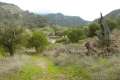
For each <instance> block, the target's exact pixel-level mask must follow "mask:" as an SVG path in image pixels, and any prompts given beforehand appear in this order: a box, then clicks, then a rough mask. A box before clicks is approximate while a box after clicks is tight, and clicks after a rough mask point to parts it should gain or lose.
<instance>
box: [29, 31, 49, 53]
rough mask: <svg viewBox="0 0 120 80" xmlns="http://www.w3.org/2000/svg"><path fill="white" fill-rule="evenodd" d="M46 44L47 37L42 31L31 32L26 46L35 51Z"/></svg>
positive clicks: (41, 48)
mask: <svg viewBox="0 0 120 80" xmlns="http://www.w3.org/2000/svg"><path fill="white" fill-rule="evenodd" d="M47 45H48V40H47V37H46V35H45V34H44V33H42V32H35V31H34V32H33V33H32V37H31V38H30V39H29V40H28V46H29V47H33V48H35V49H36V51H37V52H42V51H43V50H44V49H45V48H46V47H47Z"/></svg>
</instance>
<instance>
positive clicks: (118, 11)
mask: <svg viewBox="0 0 120 80" xmlns="http://www.w3.org/2000/svg"><path fill="white" fill-rule="evenodd" d="M105 17H110V18H118V17H120V9H116V10H113V11H111V12H110V13H108V14H107V15H106V16H105Z"/></svg>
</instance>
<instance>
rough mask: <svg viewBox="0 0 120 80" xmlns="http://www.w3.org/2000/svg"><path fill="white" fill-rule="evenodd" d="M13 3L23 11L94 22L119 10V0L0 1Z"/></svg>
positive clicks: (0, 0) (1, 0)
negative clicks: (57, 14)
mask: <svg viewBox="0 0 120 80" xmlns="http://www.w3.org/2000/svg"><path fill="white" fill-rule="evenodd" d="M0 2H7V3H13V4H16V5H18V6H19V7H20V8H21V9H23V10H29V11H31V12H37V13H41V14H43V13H63V14H65V15H69V16H80V17H81V18H83V19H85V20H90V21H92V20H94V19H96V18H98V17H99V16H100V12H102V13H103V15H106V14H107V13H109V12H111V11H112V10H114V9H120V0H0Z"/></svg>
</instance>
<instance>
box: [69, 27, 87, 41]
mask: <svg viewBox="0 0 120 80" xmlns="http://www.w3.org/2000/svg"><path fill="white" fill-rule="evenodd" d="M67 37H68V39H69V40H70V42H72V43H76V42H78V41H79V40H82V39H84V38H85V37H86V36H85V33H84V30H82V29H73V30H71V31H70V32H69V33H68V34H67Z"/></svg>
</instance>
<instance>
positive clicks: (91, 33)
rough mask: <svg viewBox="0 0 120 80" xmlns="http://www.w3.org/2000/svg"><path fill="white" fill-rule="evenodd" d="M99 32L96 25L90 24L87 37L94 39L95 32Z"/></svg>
mask: <svg viewBox="0 0 120 80" xmlns="http://www.w3.org/2000/svg"><path fill="white" fill-rule="evenodd" d="M98 30H99V24H97V23H92V24H90V25H89V28H88V37H94V36H96V35H97V34H96V32H97V31H98Z"/></svg>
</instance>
